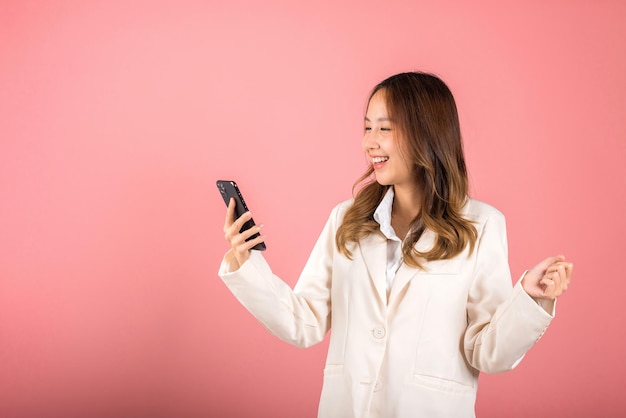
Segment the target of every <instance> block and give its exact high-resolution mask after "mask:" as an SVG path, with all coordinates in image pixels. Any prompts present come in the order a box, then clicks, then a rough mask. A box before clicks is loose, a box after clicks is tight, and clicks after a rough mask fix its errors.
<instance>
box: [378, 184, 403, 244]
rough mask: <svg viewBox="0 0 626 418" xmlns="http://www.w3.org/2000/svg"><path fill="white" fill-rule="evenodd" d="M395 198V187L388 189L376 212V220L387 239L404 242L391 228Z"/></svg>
mask: <svg viewBox="0 0 626 418" xmlns="http://www.w3.org/2000/svg"><path fill="white" fill-rule="evenodd" d="M394 196H395V194H394V191H393V187H390V188H389V189H387V192H386V193H385V196H383V200H381V202H380V204H379V205H378V207H377V208H376V210H375V211H374V220H375V221H376V222H378V223H379V224H380V232H382V233H383V235H384V236H385V237H386V238H387V239H391V240H394V241H402V240H401V239H400V238H398V235H396V231H394V230H393V227H392V226H391V208H392V207H393V197H394Z"/></svg>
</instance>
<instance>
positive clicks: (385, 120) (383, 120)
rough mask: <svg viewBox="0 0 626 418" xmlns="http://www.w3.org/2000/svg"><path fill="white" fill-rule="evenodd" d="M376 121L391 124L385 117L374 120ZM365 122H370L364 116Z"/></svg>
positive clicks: (389, 119)
mask: <svg viewBox="0 0 626 418" xmlns="http://www.w3.org/2000/svg"><path fill="white" fill-rule="evenodd" d="M376 121H377V122H391V118H387V117H385V118H378V119H376ZM365 122H371V120H370V119H369V118H368V117H367V116H365Z"/></svg>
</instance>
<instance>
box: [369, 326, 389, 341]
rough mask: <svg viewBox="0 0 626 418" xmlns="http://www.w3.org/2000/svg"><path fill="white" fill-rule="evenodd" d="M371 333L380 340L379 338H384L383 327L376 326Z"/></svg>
mask: <svg viewBox="0 0 626 418" xmlns="http://www.w3.org/2000/svg"><path fill="white" fill-rule="evenodd" d="M372 334H373V335H374V338H376V339H377V340H380V339H381V338H385V334H386V332H385V328H383V327H376V328H374V330H373V331H372Z"/></svg>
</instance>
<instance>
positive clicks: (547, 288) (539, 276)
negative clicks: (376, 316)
mask: <svg viewBox="0 0 626 418" xmlns="http://www.w3.org/2000/svg"><path fill="white" fill-rule="evenodd" d="M573 269H574V265H573V264H572V263H570V262H567V261H565V257H564V256H562V255H558V256H556V257H550V258H546V259H545V260H543V261H542V262H540V263H539V264H537V265H536V266H535V267H533V268H532V269H530V270H528V272H527V273H526V275H525V276H524V278H523V279H522V287H523V288H524V290H525V291H526V293H528V295H529V296H531V297H533V298H536V299H547V300H554V299H556V298H557V297H558V296H561V295H562V294H563V292H565V290H567V287H568V286H569V283H570V281H571V280H572V270H573Z"/></svg>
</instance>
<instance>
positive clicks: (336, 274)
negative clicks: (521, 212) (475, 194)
mask: <svg viewBox="0 0 626 418" xmlns="http://www.w3.org/2000/svg"><path fill="white" fill-rule="evenodd" d="M363 150H364V151H365V153H366V155H367V157H368V158H369V160H370V161H371V164H370V167H369V169H368V170H367V172H366V173H365V174H364V175H363V176H362V177H361V178H360V179H359V181H358V182H357V184H362V183H365V184H364V185H363V186H362V187H361V188H360V190H359V191H358V193H357V194H356V197H355V198H354V199H352V200H349V201H346V202H343V203H341V204H339V205H338V206H336V207H335V208H334V209H333V211H332V213H331V214H330V218H329V219H328V222H327V223H326V226H325V227H324V229H323V231H322V233H321V236H320V238H319V239H318V241H317V243H316V245H315V247H314V248H313V251H312V253H311V255H310V258H309V260H308V261H307V263H306V265H305V267H304V270H303V272H302V275H301V276H300V278H299V280H298V282H297V284H296V286H295V288H294V289H293V290H292V289H291V288H290V287H289V286H288V285H287V284H285V283H284V282H283V281H282V280H281V279H280V278H278V277H277V276H275V275H274V274H273V273H272V270H271V269H270V267H269V265H268V264H267V262H266V261H265V259H264V258H263V256H262V255H261V253H260V252H258V251H250V248H251V247H253V246H254V245H256V244H257V243H258V242H261V241H263V239H264V238H263V236H262V235H261V236H260V237H258V238H256V239H254V240H251V241H248V242H246V241H245V240H246V239H247V238H248V237H250V236H252V235H253V234H255V233H257V232H259V231H260V227H256V228H254V229H252V230H249V231H246V232H243V233H239V230H240V229H241V226H242V225H243V223H244V222H246V221H247V220H248V219H249V217H250V216H249V214H245V215H244V216H242V217H241V218H239V219H237V220H233V213H234V205H233V202H231V204H230V205H229V206H228V210H227V213H226V221H225V225H224V233H225V237H226V239H227V241H228V242H229V243H230V245H231V249H230V250H229V251H228V252H227V253H226V255H225V257H224V260H223V262H222V265H221V266H220V271H219V274H220V276H221V277H222V279H223V280H224V282H225V283H226V285H227V286H228V287H229V288H230V290H231V291H232V292H233V294H234V295H235V296H236V297H237V298H238V299H239V301H240V302H241V303H242V304H243V305H245V307H246V308H247V309H248V310H249V311H250V312H252V313H253V314H254V315H255V317H256V318H258V320H259V321H260V322H261V323H262V324H263V325H264V326H265V327H266V328H267V329H268V330H269V331H270V332H272V333H273V334H274V335H276V336H277V337H279V338H281V339H282V340H284V341H286V342H288V343H291V344H294V345H297V346H299V347H308V346H311V345H313V344H316V343H318V342H320V341H322V339H323V338H324V337H325V335H326V333H327V332H328V331H329V330H330V329H331V328H332V333H331V336H330V346H329V350H328V356H327V360H326V367H325V369H324V384H323V389H322V394H321V399H320V405H319V412H318V416H319V417H336V418H348V417H384V418H403V417H429V418H432V417H455V418H458V417H473V416H474V404H475V398H476V390H477V382H478V374H479V372H481V371H483V372H488V373H497V372H503V371H506V370H511V369H513V368H514V367H515V366H516V365H517V364H518V363H519V361H520V360H521V359H522V357H523V356H524V354H525V353H526V352H527V351H528V350H529V349H530V347H531V346H532V345H533V344H534V343H535V342H537V341H538V340H539V338H540V337H541V336H542V334H543V333H544V331H545V329H546V327H547V326H548V324H549V323H550V321H551V319H552V318H553V315H554V304H555V299H556V297H557V296H560V295H561V294H562V293H563V292H564V291H565V289H566V288H567V286H568V284H569V282H570V279H571V274H572V269H573V266H572V264H571V263H569V262H566V261H565V259H564V257H562V256H556V257H550V258H547V259H546V260H543V261H542V262H540V263H539V264H537V265H536V266H535V267H533V268H532V269H530V270H528V271H527V272H526V273H525V274H524V275H523V277H522V278H521V279H520V280H519V281H518V282H517V284H516V285H515V286H514V287H512V285H511V275H510V271H509V266H508V254H507V239H506V229H505V220H504V216H503V215H502V213H500V212H499V211H498V210H497V209H495V208H493V207H491V206H489V205H487V204H485V203H482V202H479V201H476V200H473V199H470V198H469V197H468V180H467V172H466V167H465V161H464V157H463V148H462V144H461V134H460V128H459V120H458V115H457V110H456V105H455V102H454V98H453V96H452V94H451V92H450V90H449V89H448V87H447V86H446V85H445V84H444V83H443V82H442V81H441V80H440V79H439V78H437V77H435V76H433V75H430V74H425V73H402V74H397V75H394V76H392V77H390V78H388V79H386V80H384V81H383V82H381V83H380V84H379V85H377V86H376V87H375V88H374V90H373V92H372V94H371V96H370V99H369V102H368V107H367V111H366V115H365V133H364V137H363ZM372 175H373V176H372ZM372 177H373V178H372Z"/></svg>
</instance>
